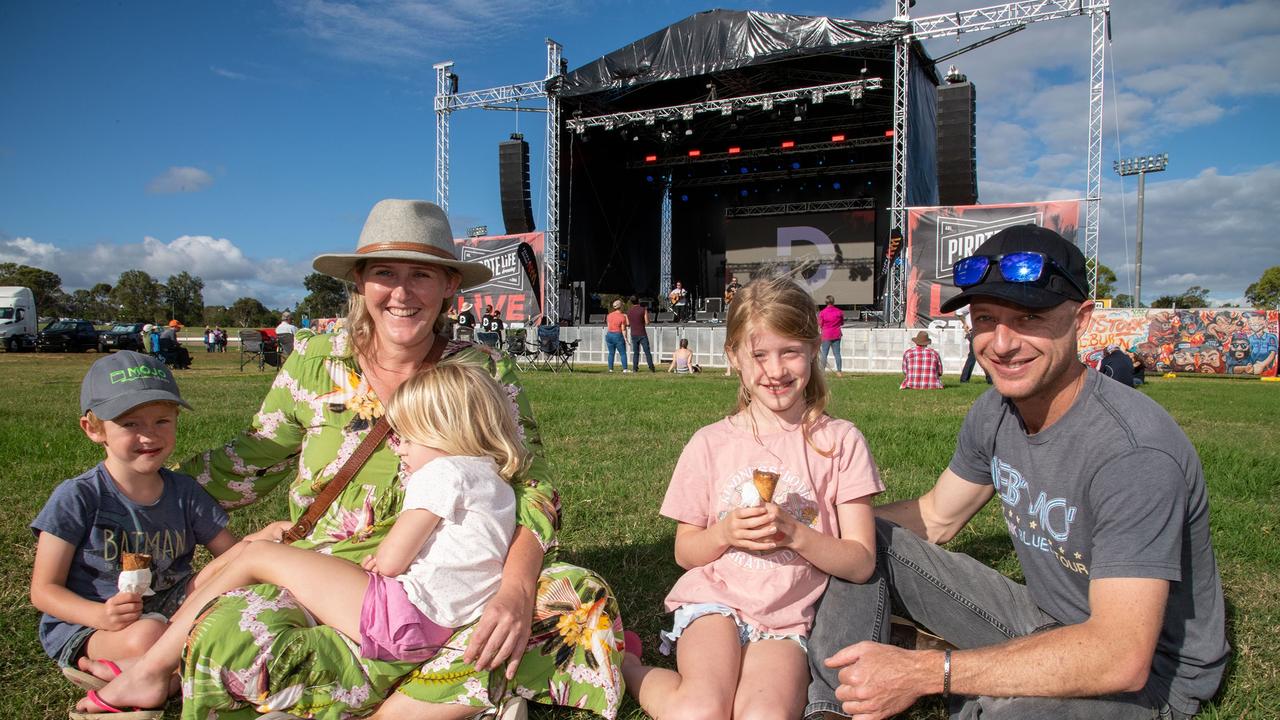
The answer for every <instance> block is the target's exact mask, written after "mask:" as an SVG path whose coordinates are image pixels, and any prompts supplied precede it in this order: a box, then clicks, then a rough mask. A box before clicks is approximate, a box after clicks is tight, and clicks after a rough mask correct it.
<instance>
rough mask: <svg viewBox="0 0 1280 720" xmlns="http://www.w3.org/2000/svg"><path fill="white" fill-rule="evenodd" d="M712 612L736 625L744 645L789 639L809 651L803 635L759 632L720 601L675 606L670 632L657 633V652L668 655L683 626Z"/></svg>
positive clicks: (758, 629) (673, 647) (807, 642)
mask: <svg viewBox="0 0 1280 720" xmlns="http://www.w3.org/2000/svg"><path fill="white" fill-rule="evenodd" d="M712 614H714V615H723V616H725V617H727V618H729V619H731V620H733V622H734V624H735V625H737V626H738V642H740V643H742V645H743V646H744V647H745V646H746V645H747V644H749V643H753V642H760V641H761V640H791V641H793V642H795V643H796V644H797V645H799V646H800V649H801V650H803V651H804V652H805V654H806V655H807V654H808V653H809V640H808V639H807V638H806V637H805V636H803V635H798V634H796V635H779V634H777V633H768V632H761V631H760V628H758V627H756V626H754V625H752V624H750V623H748V622H746V621H744V620H743V619H742V618H740V617H738V611H737V610H734V609H733V608H731V607H729V606H728V605H721V604H720V603H691V604H689V605H681V606H680V607H678V608H676V612H675V618H674V619H673V620H672V623H671V632H666V631H663V632H660V633H658V635H659V636H660V637H661V638H662V642H661V644H660V645H659V646H658V652H660V653H662V654H663V655H670V654H671V651H672V650H673V649H675V645H676V641H677V640H679V639H680V636H681V635H682V634H683V633H684V630H685V628H687V627H689V623H692V622H693V621H694V620H697V619H698V618H700V617H702V616H703V615H712Z"/></svg>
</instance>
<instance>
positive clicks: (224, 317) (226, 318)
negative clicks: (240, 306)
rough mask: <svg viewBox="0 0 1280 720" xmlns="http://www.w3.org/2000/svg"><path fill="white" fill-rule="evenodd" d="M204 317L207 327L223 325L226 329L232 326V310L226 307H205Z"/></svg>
mask: <svg viewBox="0 0 1280 720" xmlns="http://www.w3.org/2000/svg"><path fill="white" fill-rule="evenodd" d="M203 317H204V324H205V325H208V326H210V327H213V326H216V325H221V326H222V327H224V328H225V327H227V326H228V325H231V308H229V307H227V306H226V305H205V306H204V313H203Z"/></svg>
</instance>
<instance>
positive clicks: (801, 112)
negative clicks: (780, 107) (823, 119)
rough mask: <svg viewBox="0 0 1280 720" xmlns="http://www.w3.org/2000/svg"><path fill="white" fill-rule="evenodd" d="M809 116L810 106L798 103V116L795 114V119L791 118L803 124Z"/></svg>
mask: <svg viewBox="0 0 1280 720" xmlns="http://www.w3.org/2000/svg"><path fill="white" fill-rule="evenodd" d="M808 114H809V106H808V105H805V104H804V103H796V114H795V117H793V118H791V121H792V122H801V121H803V120H804V119H805V116H807V115H808Z"/></svg>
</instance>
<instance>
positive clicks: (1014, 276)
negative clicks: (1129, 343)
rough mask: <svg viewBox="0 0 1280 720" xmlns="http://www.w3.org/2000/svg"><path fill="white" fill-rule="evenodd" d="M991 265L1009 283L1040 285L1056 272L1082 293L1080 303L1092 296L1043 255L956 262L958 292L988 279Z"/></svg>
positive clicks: (954, 276) (1027, 253) (1021, 254)
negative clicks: (1050, 273)
mask: <svg viewBox="0 0 1280 720" xmlns="http://www.w3.org/2000/svg"><path fill="white" fill-rule="evenodd" d="M992 265H995V266H996V267H998V268H1000V277H1001V278H1003V279H1004V281H1005V282H1009V283H1037V282H1040V281H1041V280H1042V279H1043V278H1044V277H1045V273H1046V272H1057V273H1058V274H1059V275H1061V276H1062V277H1064V278H1066V280H1067V282H1069V283H1071V287H1073V288H1075V289H1076V291H1077V292H1079V293H1080V297H1081V299H1084V298H1087V297H1089V293H1088V292H1086V291H1085V289H1084V288H1082V287H1080V283H1078V282H1076V280H1075V278H1073V277H1071V275H1070V274H1068V273H1067V271H1066V270H1063V269H1062V266H1061V265H1059V264H1058V263H1057V262H1056V261H1055V260H1054V259H1053V258H1051V257H1049V256H1048V255H1045V254H1044V253H1042V252H1032V251H1021V252H1012V253H1005V254H1004V255H970V256H969V257H966V258H961V259H960V260H957V261H956V263H955V265H954V266H953V267H952V279H953V281H954V282H955V285H956V287H958V288H971V287H973V286H974V285H977V284H978V283H980V282H982V281H983V280H984V279H985V278H986V277H987V273H989V272H990V271H991V267H992Z"/></svg>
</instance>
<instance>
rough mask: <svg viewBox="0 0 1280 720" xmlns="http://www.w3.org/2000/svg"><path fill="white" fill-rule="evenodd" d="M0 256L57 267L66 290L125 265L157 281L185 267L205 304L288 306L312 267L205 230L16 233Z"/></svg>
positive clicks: (109, 279)
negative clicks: (77, 241) (63, 244)
mask: <svg viewBox="0 0 1280 720" xmlns="http://www.w3.org/2000/svg"><path fill="white" fill-rule="evenodd" d="M0 262H14V263H21V264H23V265H31V266H33V267H39V268H41V269H44V270H48V271H50V272H53V273H57V274H58V275H59V276H60V277H61V278H62V288H63V290H66V291H68V292H70V291H72V290H76V289H79V288H88V287H92V286H93V285H95V284H97V283H100V282H105V283H108V284H112V285H114V284H115V282H116V280H117V279H119V277H120V273H122V272H124V271H125V270H142V271H144V272H146V273H147V274H148V275H150V276H151V277H152V278H153V279H154V280H156V281H157V282H164V281H166V280H168V279H169V277H170V276H172V275H177V274H178V273H180V272H184V271H185V272H187V273H190V274H191V275H194V276H196V277H198V278H200V279H202V280H204V301H205V303H206V304H208V305H229V304H231V303H233V302H235V301H236V300H238V299H239V298H242V297H253V298H257V299H258V300H260V301H262V303H263V304H264V305H266V306H267V307H271V308H281V307H288V306H291V305H294V304H296V303H297V302H298V301H299V300H301V299H302V298H303V297H305V296H306V290H305V289H304V288H303V287H302V280H303V278H305V277H306V276H307V275H308V274H309V273H310V272H311V266H310V264H309V263H293V262H289V261H286V260H282V259H279V258H252V257H249V256H247V255H245V254H244V252H243V251H241V249H240V248H239V247H238V246H236V244H235V243H233V242H231V241H230V240H228V239H226V238H214V237H210V236H208V235H183V236H181V237H179V238H176V239H175V240H173V241H172V242H167V243H166V242H163V241H161V240H157V239H156V238H153V237H147V238H143V239H142V241H141V242H137V243H110V244H108V243H99V244H98V245H95V246H93V247H91V248H87V249H86V248H60V247H58V246H56V245H54V244H51V243H42V242H37V241H35V240H33V239H32V238H29V237H19V238H14V239H11V240H7V241H6V240H0Z"/></svg>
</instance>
